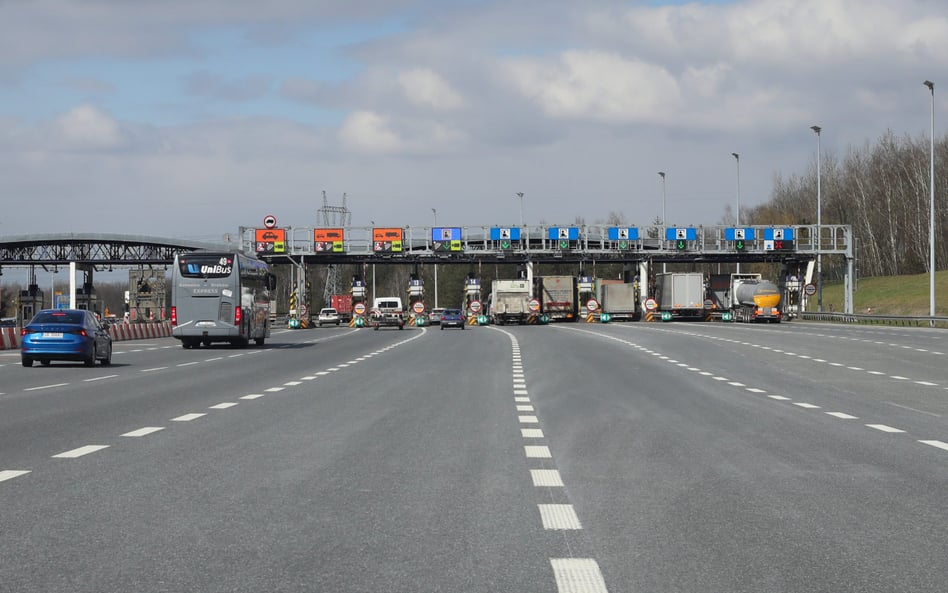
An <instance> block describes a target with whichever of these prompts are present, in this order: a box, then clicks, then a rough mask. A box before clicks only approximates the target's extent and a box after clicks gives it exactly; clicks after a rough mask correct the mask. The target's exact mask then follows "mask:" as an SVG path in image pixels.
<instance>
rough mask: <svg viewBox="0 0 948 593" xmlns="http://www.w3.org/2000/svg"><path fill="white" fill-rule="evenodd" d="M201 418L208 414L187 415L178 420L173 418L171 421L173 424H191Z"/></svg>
mask: <svg viewBox="0 0 948 593" xmlns="http://www.w3.org/2000/svg"><path fill="white" fill-rule="evenodd" d="M201 416H207V414H204V413H193V414H185V415H183V416H178V417H177V418H172V419H171V421H172V422H190V421H192V420H197V419H198V418H200V417H201Z"/></svg>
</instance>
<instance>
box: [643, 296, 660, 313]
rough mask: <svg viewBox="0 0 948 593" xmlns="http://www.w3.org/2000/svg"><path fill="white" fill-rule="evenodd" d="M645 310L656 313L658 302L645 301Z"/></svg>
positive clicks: (653, 300) (652, 300)
mask: <svg viewBox="0 0 948 593" xmlns="http://www.w3.org/2000/svg"><path fill="white" fill-rule="evenodd" d="M645 308H646V309H648V310H649V311H654V310H655V309H657V308H658V302H657V301H656V300H655V299H648V300H647V301H645Z"/></svg>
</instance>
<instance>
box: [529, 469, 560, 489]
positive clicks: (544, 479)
mask: <svg viewBox="0 0 948 593" xmlns="http://www.w3.org/2000/svg"><path fill="white" fill-rule="evenodd" d="M530 478H531V479H533V485H534V486H537V487H549V488H556V487H562V486H563V478H562V477H561V476H560V472H559V470H556V469H531V470H530Z"/></svg>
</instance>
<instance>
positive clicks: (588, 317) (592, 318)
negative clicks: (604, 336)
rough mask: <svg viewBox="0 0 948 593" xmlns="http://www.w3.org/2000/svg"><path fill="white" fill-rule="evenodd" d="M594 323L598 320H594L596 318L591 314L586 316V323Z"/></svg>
mask: <svg viewBox="0 0 948 593" xmlns="http://www.w3.org/2000/svg"><path fill="white" fill-rule="evenodd" d="M596 321H598V320H597V319H596V316H595V315H593V314H592V313H590V314H589V315H587V316H586V323H596Z"/></svg>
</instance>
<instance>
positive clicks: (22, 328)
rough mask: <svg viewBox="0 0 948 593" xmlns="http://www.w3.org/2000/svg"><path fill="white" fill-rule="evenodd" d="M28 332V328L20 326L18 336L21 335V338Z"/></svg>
mask: <svg viewBox="0 0 948 593" xmlns="http://www.w3.org/2000/svg"><path fill="white" fill-rule="evenodd" d="M28 333H30V331H29V330H28V329H26V328H25V327H21V328H20V337H21V338H22V337H23V336H25V335H26V334H28Z"/></svg>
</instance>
